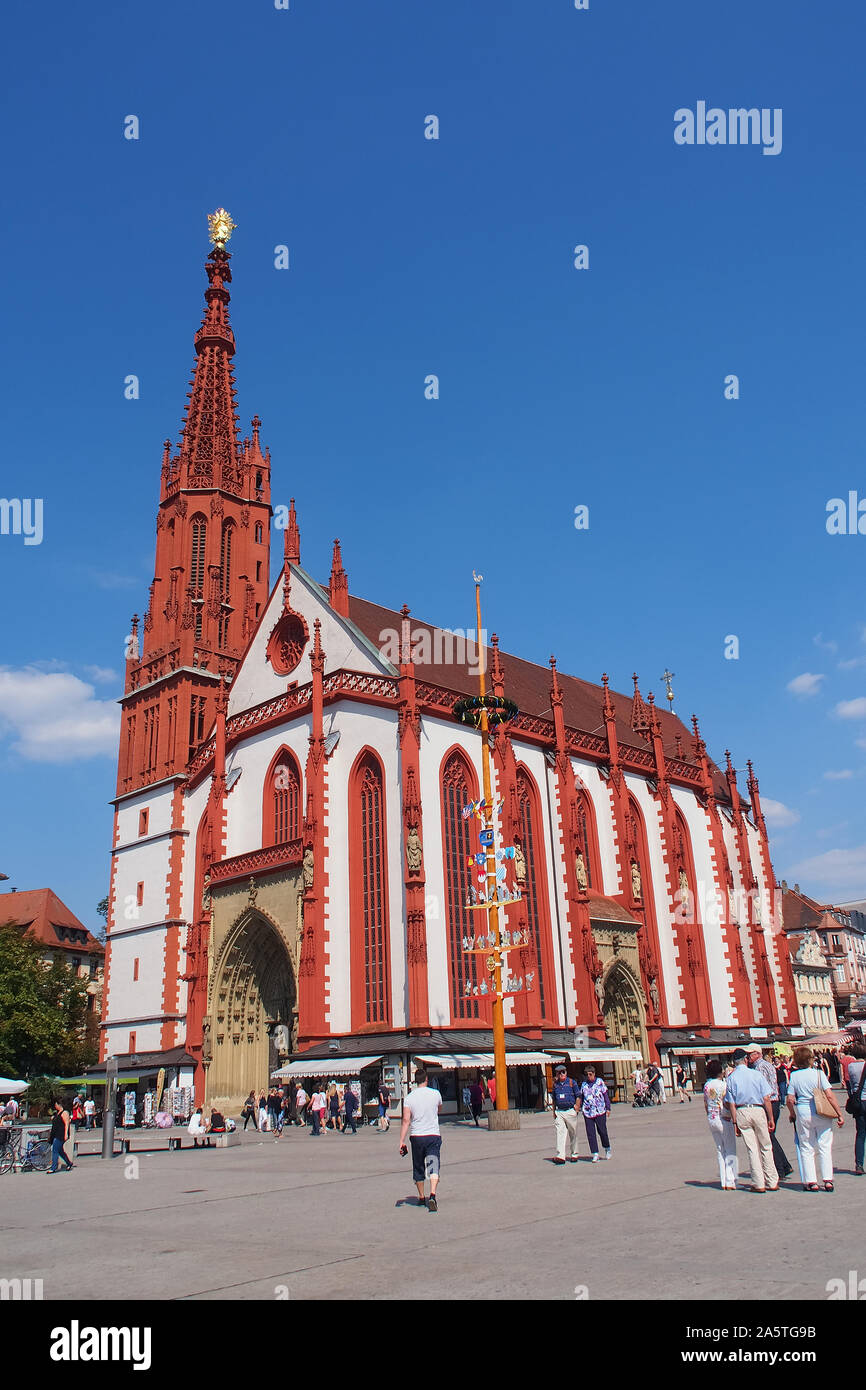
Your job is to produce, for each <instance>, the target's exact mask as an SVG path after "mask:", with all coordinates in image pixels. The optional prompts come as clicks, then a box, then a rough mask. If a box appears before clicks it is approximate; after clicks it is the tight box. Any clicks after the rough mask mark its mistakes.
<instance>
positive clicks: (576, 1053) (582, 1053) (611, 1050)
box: [547, 1047, 643, 1062]
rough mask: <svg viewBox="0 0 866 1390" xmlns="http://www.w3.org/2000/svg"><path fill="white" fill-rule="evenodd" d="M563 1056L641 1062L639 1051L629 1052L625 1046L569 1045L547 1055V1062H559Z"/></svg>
mask: <svg viewBox="0 0 866 1390" xmlns="http://www.w3.org/2000/svg"><path fill="white" fill-rule="evenodd" d="M563 1057H564V1058H565V1059H566V1061H569V1062H642V1061H643V1058H642V1056H641V1054H640V1053H639V1052H630V1051H629V1050H628V1048H627V1047H569V1048H563V1050H562V1051H561V1052H557V1054H556V1056H555V1057H549V1058H548V1059H547V1060H548V1061H549V1062H561V1061H562V1059H563Z"/></svg>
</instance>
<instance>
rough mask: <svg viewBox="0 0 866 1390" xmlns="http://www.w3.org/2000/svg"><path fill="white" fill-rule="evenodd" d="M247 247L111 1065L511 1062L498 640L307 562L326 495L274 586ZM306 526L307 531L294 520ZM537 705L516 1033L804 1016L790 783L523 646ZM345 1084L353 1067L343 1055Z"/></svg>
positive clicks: (126, 708) (125, 907)
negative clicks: (793, 946)
mask: <svg viewBox="0 0 866 1390" xmlns="http://www.w3.org/2000/svg"><path fill="white" fill-rule="evenodd" d="M229 262H230V256H229V253H228V252H227V251H226V249H225V246H224V245H221V244H219V243H218V244H217V245H215V247H214V249H213V250H212V252H211V255H210V257H209V259H208V262H207V274H208V287H207V289H206V291H205V299H206V306H207V307H206V311H205V315H204V319H203V322H202V325H201V327H200V329H199V330H198V332H197V334H196V335H195V353H196V361H195V371H194V376H193V381H192V384H191V391H190V394H189V403H188V406H187V410H186V415H185V419H184V423H183V429H182V435H181V441H180V444H179V446H178V448H177V449H176V450H172V448H171V446H170V445H169V444H168V443H167V444H166V445H165V450H164V455H163V463H162V479H161V490H160V501H159V509H158V512H157V518H156V531H157V534H156V563H155V574H154V580H153V584H152V585H151V589H150V598H149V603H148V607H147V611H146V613H145V616H144V619H143V622H142V624H141V630H140V631H139V630H138V624H137V622H135V623H134V629H135V631H134V637H133V640H132V641H131V643H130V648H129V656H128V660H127V667H126V682H125V691H124V695H123V699H122V708H123V715H122V728H121V737H120V751H119V763H118V777H117V792H116V803H115V805H116V812H115V818H114V843H113V848H112V872H111V890H110V907H109V930H108V950H107V959H106V971H105V1011H104V1024H103V1044H102V1059H103V1061H104V1060H105V1058H107V1057H108V1056H113V1055H116V1056H118V1057H120V1058H123V1059H124V1060H126V1059H128V1058H129V1057H130V1055H134V1054H148V1055H149V1056H152V1057H159V1056H165V1057H166V1058H174V1059H177V1058H178V1057H181V1056H183V1057H184V1058H186V1059H187V1061H188V1064H189V1066H190V1068H191V1070H193V1071H194V1076H195V1086H196V1095H197V1098H198V1099H199V1100H200V1101H204V1100H205V1099H207V1100H208V1101H211V1100H214V1099H220V1100H224V1101H226V1102H227V1103H237V1101H238V1100H239V1099H241V1098H242V1097H243V1096H245V1095H246V1094H247V1092H248V1091H249V1090H250V1089H253V1088H255V1089H257V1090H258V1089H261V1087H262V1086H263V1085H267V1082H268V1077H269V1074H270V1070H271V1068H272V1067H273V1065H274V1063H275V1061H276V1058H277V1057H278V1056H280V1055H283V1056H284V1055H286V1054H287V1053H288V1054H291V1055H292V1056H298V1055H300V1054H303V1053H304V1052H311V1053H312V1055H317V1056H321V1057H323V1058H324V1057H326V1056H334V1055H335V1054H337V1053H339V1052H340V1051H343V1052H344V1053H347V1054H351V1053H355V1054H360V1053H363V1054H369V1055H375V1056H377V1057H381V1056H384V1057H388V1056H394V1057H398V1056H401V1055H406V1054H410V1053H411V1054H417V1055H420V1056H433V1055H435V1054H436V1053H438V1052H447V1053H449V1054H452V1055H454V1054H460V1053H461V1052H467V1053H468V1052H475V1051H482V1052H483V1051H484V1050H485V1048H487V1049H489V1047H490V1028H491V1016H490V1015H491V1004H490V999H489V997H485V995H484V994H478V993H476V987H477V986H478V985H479V983H480V981H481V978H482V972H483V970H484V964H483V959H484V958H483V956H479V955H477V954H470V953H468V952H467V951H466V950H465V949H464V939H465V938H466V937H467V936H471V935H472V934H473V932H474V931H476V930H477V920H478V919H477V915H473V914H472V913H471V911H470V910H469V908H468V906H467V901H468V897H469V893H470V884H471V882H472V881H473V871H472V868H471V860H472V856H473V855H474V854H475V853H476V851H477V850H478V844H477V827H478V821H477V820H476V819H475V818H474V817H471V816H470V817H469V818H467V817H465V816H464V815H463V808H464V806H466V805H467V804H469V803H471V802H473V801H476V800H477V799H478V798H479V797H480V795H481V792H480V787H481V735H480V733H478V732H476V731H475V730H474V729H473V728H471V727H466V726H464V725H461V724H458V723H456V722H455V720H454V718H453V715H452V708H453V705H454V703H455V701H456V700H458V699H459V698H460V697H461V696H463V695H466V694H473V693H476V692H477V689H478V679H477V669H478V668H477V664H476V660H475V659H476V658H477V655H478V654H477V652H475V651H474V650H473V648H472V646H471V644H468V645H467V644H466V643H465V642H461V640H460V639H459V638H454V637H453V635H452V634H450V633H447V632H445V631H443V630H441V629H437V628H435V627H432V626H431V625H430V624H427V623H424V622H421V621H418V620H416V619H415V618H414V617H413V616H412V615H411V614H410V612H409V610H408V609H407V608H406V607H405V606H404V607H403V608H401V609H399V610H395V609H390V608H384V607H380V606H379V605H377V604H374V603H372V602H368V601H367V600H364V599H361V598H356V597H354V596H353V595H352V594H351V593H350V591H349V584H348V579H347V575H346V571H345V569H344V567H343V562H342V556H341V549H340V545H339V543H338V542H337V543H335V546H334V557H333V563H332V568H331V574H330V577H329V580H328V583H327V585H324V584H320V583H318V582H317V581H316V580H315V579H314V578H313V577H312V576H311V575H309V574H308V573H307V572H306V571H305V570H304V569H303V567H302V564H301V545H300V530H299V525H298V519H297V516H296V513H295V508H294V503H293V504H292V507H291V509H290V511H289V512H288V515H283V516H281V517H279V518H278V520H280V521H282V522H284V523H285V524H284V526H283V527H282V540H283V564H282V569H281V572H280V574H279V576H278V578H277V582H276V584H275V585H274V587H273V589H270V587H269V562H270V539H271V534H272V520H273V516H272V508H271V500H270V499H271V464H270V455H269V453H268V451H267V450H263V448H262V445H261V443H260V439H259V430H260V422H259V420H258V419H257V418H255V419H253V422H252V434H251V437H250V438H248V439H244V440H241V439H240V438H239V435H238V423H237V416H236V408H235V387H234V379H233V373H232V358H233V355H234V351H235V343H234V337H233V334H232V330H231V327H230V324H229V317H228V302H229V291H228V285H229V283H230V281H231V271H230V266H229ZM276 534H279V532H276ZM485 662H486V667H487V672H488V680H489V682H490V684H491V685H492V688H493V690H494V691H495V692H497V693H499V694H505V695H507V696H508V697H509V698H510V699H512V700H513V701H515V702H516V704H517V706H518V710H519V714H518V715H517V717H516V719H515V720H514V721H513V722H512V723H511V724H509V725H507V726H503V727H502V728H500V729H499V730H498V731H497V733H496V735H495V738H494V741H493V768H494V778H495V794H496V797H497V799H498V800H499V801H501V803H502V810H501V825H502V838H503V842H504V843H505V844H509V845H514V846H515V847H516V848H517V850H518V853H517V854H516V857H515V860H514V861H512V862H511V863H510V864H509V873H510V875H511V881H512V883H515V882H516V883H517V884H519V886H520V889H521V895H520V900H519V901H518V902H515V903H514V904H513V905H512V906H510V907H509V908H508V909H507V912H506V918H505V921H506V926H507V928H508V929H510V931H511V932H512V933H517V932H519V933H520V939H521V940H523V941H525V943H526V944H524V945H522V946H521V947H520V949H519V950H518V951H513V952H512V954H511V957H510V965H511V968H512V969H513V970H514V973H515V974H518V975H520V976H521V977H523V978H524V979H527V978H529V977H531V978H532V981H533V987H532V989H531V990H524V991H523V992H522V993H519V994H516V995H515V996H514V997H512V998H510V999H508V1000H506V1005H505V1008H506V1013H505V1021H506V1028H507V1030H508V1034H509V1039H510V1041H509V1046H515V1047H524V1048H532V1047H534V1048H535V1049H537V1050H540V1051H544V1050H545V1049H547V1048H553V1049H554V1050H555V1049H557V1048H558V1049H560V1050H561V1051H563V1050H567V1049H568V1047H569V1046H570V1045H571V1043H572V1040H573V1037H574V1030H575V1029H580V1030H586V1031H585V1035H584V1036H588V1038H589V1039H590V1040H595V1041H596V1042H598V1043H601V1042H606V1043H608V1044H611V1045H618V1046H624V1047H628V1048H630V1049H634V1050H636V1051H639V1052H641V1054H642V1055H643V1057H644V1058H650V1057H652V1058H655V1059H657V1058H658V1056H659V1055H660V1052H663V1051H664V1049H665V1048H667V1049H668V1050H670V1049H671V1048H676V1049H677V1050H678V1051H688V1050H689V1049H690V1048H692V1049H693V1048H695V1044H696V1042H697V1050H700V1049H701V1047H704V1048H705V1049H709V1047H711V1046H712V1045H713V1044H714V1043H719V1042H720V1041H725V1040H727V1041H730V1042H731V1045H732V1046H735V1045H736V1042H735V1041H734V1040H735V1039H737V1038H744V1037H746V1036H749V1035H750V1033H751V1034H752V1035H754V1036H768V1037H769V1036H770V1035H771V1034H772V1035H775V1036H779V1037H781V1036H785V1035H787V1033H788V1031H789V1029H790V1026H791V1025H794V1024H796V1023H797V1022H798V1011H797V1003H796V994H795V989H794V981H793V978H792V974H791V967H790V961H789V959H788V953H787V950H786V948H785V937H784V934H783V932H782V930H781V919H780V914H779V913H778V912H777V911H775V910H774V906H775V904H776V901H777V897H776V891H775V890H776V885H775V880H774V874H773V868H772V864H771V860H770V849H769V843H768V838H767V831H766V825H765V822H764V817H763V814H762V811H761V801H760V794H759V789H758V781H757V778H756V777H755V775H754V773H753V771H752V767H751V764H749V775H748V781H747V792H748V798H747V799H744V797H743V796H742V795H741V793H740V791H739V788H738V785H737V776H736V772H735V771H734V768H733V767H732V765H731V760H730V757H728V758H727V764H726V768H725V770H724V771H722V770H720V769H719V767H717V766H716V765H715V764H714V763H713V761H712V760H711V759H710V757H709V755H708V753H707V750H706V747H705V745H704V742H703V740H702V738H701V736H700V732H699V728H698V724H697V721H696V720H695V721H693V726H692V728H691V730H688V729H686V728H685V727H684V726H683V725H682V724H681V723H680V721H679V720H678V719H677V718H676V716H675V715H673V714H671V713H669V712H668V711H664V710H660V709H657V708H656V707H655V704H654V702H653V700H652V697H651V696H650V697H648V699H647V701H646V702H645V701H644V700H643V699H642V697H641V694H640V691H639V689H638V681H637V678H636V677H635V678H634V691H633V692H630V693H629V694H628V695H624V694H619V693H616V692H615V691H614V690H612V689H611V688H610V686H609V684H608V680H607V677H606V676H605V677H603V678H602V682H601V684H600V685H597V684H592V683H589V682H587V681H584V680H580V679H578V678H575V677H572V676H567V675H565V674H562V673H560V672H559V671H558V670H557V666H556V662H555V661H554V659H553V658H551V661H550V666H549V668H548V667H540V666H537V665H534V664H533V663H531V662H528V661H524V660H522V659H520V658H518V657H514V656H510V655H508V654H506V653H505V652H501V651H500V649H499V646H498V643H497V641H496V639H495V638H493V639H492V642H491V644H490V646H489V648H488V649H487V650H486V653H485ZM322 1065H323V1071H324V1072H327V1071H328V1063H327V1062H325V1061H323V1064H322Z"/></svg>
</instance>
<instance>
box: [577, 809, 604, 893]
mask: <svg viewBox="0 0 866 1390" xmlns="http://www.w3.org/2000/svg"><path fill="white" fill-rule="evenodd" d="M576 838H577V842H576V844H575V859H576V858H577V856H578V854H580V855H582V856H583V863H584V867H585V869H586V885H587V887H588V888H596V889H598V891H599V892H601V880H600V879H599V878H598V875H597V873H596V862H597V851H596V838H595V826H594V824H593V817H592V809H591V807H590V805H589V802H588V799H587V797H586V796H585V795H584V794H583V793H581V794H580V795H579V797H578V802H577V837H576Z"/></svg>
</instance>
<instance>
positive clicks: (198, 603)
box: [189, 516, 207, 642]
mask: <svg viewBox="0 0 866 1390" xmlns="http://www.w3.org/2000/svg"><path fill="white" fill-rule="evenodd" d="M191 529H192V555H191V558H190V566H189V587H190V589H191V591H192V600H193V604H194V607H195V637H196V641H197V642H198V641H200V640H201V624H202V611H203V609H204V576H205V553H206V550H207V521H206V520H205V518H204V517H203V516H194V517H193V519H192V528H191Z"/></svg>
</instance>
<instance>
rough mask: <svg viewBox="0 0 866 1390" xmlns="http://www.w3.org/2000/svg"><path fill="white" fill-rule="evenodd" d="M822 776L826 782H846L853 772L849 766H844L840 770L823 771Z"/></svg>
mask: <svg viewBox="0 0 866 1390" xmlns="http://www.w3.org/2000/svg"><path fill="white" fill-rule="evenodd" d="M824 776H825V778H826V779H827V781H828V782H847V781H848V779H849V778H850V777H853V776H854V773H853V772H852V771H851V769H850V767H845V768H843V769H842V771H841V772H825V773H824Z"/></svg>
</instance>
